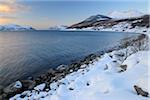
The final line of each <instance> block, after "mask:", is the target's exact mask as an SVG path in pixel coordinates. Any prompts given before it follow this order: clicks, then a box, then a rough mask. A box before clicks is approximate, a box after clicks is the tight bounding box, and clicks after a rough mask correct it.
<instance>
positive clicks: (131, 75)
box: [10, 49, 150, 100]
mask: <svg viewBox="0 0 150 100" xmlns="http://www.w3.org/2000/svg"><path fill="white" fill-rule="evenodd" d="M125 52H126V49H122V50H118V51H113V52H110V53H106V54H104V55H103V56H101V57H100V58H97V59H95V61H94V62H93V63H92V64H89V65H82V67H81V69H79V70H78V71H77V72H72V73H71V74H68V75H67V76H66V77H65V78H63V79H61V80H59V81H57V82H53V83H51V84H50V86H49V89H48V88H47V89H44V88H45V83H43V84H40V85H38V86H36V87H35V88H34V90H31V91H30V90H29V91H24V92H23V93H21V94H17V95H15V96H14V97H12V98H10V100H16V99H17V100H20V99H23V100H148V99H150V98H149V97H143V96H140V95H137V93H136V91H135V89H134V85H137V86H139V87H141V88H142V90H144V91H148V77H149V74H148V67H149V66H148V54H150V51H139V52H137V53H134V54H131V55H130V56H129V57H127V59H125ZM130 53H132V52H130ZM123 65H124V66H126V65H127V66H126V67H127V68H126V70H125V71H123V69H122V68H121V67H120V66H123Z"/></svg>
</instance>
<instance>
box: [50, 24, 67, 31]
mask: <svg viewBox="0 0 150 100" xmlns="http://www.w3.org/2000/svg"><path fill="white" fill-rule="evenodd" d="M66 28H67V26H65V25H60V26H52V27H50V28H49V30H66Z"/></svg>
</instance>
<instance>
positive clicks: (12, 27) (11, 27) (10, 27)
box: [0, 24, 35, 31]
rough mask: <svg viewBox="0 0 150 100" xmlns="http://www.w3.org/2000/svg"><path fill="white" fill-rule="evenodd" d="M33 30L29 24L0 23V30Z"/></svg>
mask: <svg viewBox="0 0 150 100" xmlns="http://www.w3.org/2000/svg"><path fill="white" fill-rule="evenodd" d="M30 30H35V29H34V28H33V27H31V26H20V25H16V24H7V25H0V31H30Z"/></svg>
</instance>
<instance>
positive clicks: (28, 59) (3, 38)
mask: <svg viewBox="0 0 150 100" xmlns="http://www.w3.org/2000/svg"><path fill="white" fill-rule="evenodd" d="M132 35H134V34H131V33H130V34H129V33H114V32H87V31H86V32H85V31H84V32H83V31H82V32H81V31H76V32H75V31H74V32H73V31H35V32H0V85H7V84H9V83H11V82H13V81H16V80H18V79H22V78H27V77H29V76H34V75H37V74H39V73H41V72H44V71H46V70H48V69H49V68H56V67H57V66H58V65H60V64H68V63H71V62H72V61H73V60H75V59H79V58H82V57H84V56H86V55H88V54H91V53H95V52H97V51H102V50H104V49H107V48H109V47H111V46H114V45H116V44H117V43H118V41H119V40H121V39H123V38H126V37H129V36H132Z"/></svg>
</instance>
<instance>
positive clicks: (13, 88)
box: [3, 81, 22, 94]
mask: <svg viewBox="0 0 150 100" xmlns="http://www.w3.org/2000/svg"><path fill="white" fill-rule="evenodd" d="M21 89H22V83H21V82H20V81H16V82H14V83H12V84H10V85H9V86H7V87H6V88H4V90H3V91H4V93H6V94H13V93H19V92H20V91H21Z"/></svg>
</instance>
